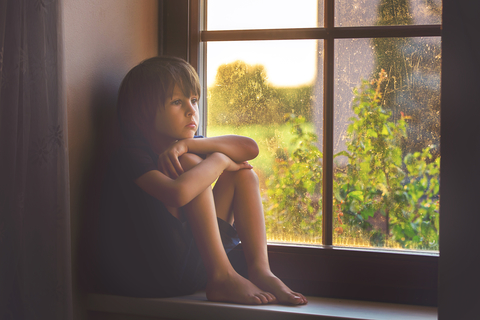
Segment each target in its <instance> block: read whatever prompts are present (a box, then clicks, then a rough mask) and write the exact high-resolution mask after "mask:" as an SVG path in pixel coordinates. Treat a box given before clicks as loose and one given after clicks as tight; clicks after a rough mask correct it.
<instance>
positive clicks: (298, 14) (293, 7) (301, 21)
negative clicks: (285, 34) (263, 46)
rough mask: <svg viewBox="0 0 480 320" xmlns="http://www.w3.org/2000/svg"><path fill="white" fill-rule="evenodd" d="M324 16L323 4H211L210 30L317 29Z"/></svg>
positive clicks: (311, 0)
mask: <svg viewBox="0 0 480 320" xmlns="http://www.w3.org/2000/svg"><path fill="white" fill-rule="evenodd" d="M319 9H320V12H319V11H318V10H319ZM322 12H323V0H302V1H287V0H261V1H258V0H237V1H232V0H230V1H225V0H208V3H207V16H208V19H207V30H235V29H238V30H245V29H282V28H315V27H317V26H319V25H320V26H322V25H323V15H322Z"/></svg>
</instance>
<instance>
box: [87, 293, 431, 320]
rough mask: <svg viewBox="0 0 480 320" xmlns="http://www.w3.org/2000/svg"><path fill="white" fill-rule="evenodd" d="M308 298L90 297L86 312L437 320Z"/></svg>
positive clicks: (394, 308)
mask: <svg viewBox="0 0 480 320" xmlns="http://www.w3.org/2000/svg"><path fill="white" fill-rule="evenodd" d="M308 299H309V303H308V304H307V305H305V306H283V305H264V306H244V305H238V304H231V303H217V302H210V301H207V299H206V297H205V293H204V292H199V293H196V294H194V295H190V296H184V297H176V298H162V299H146V298H131V297H122V296H112V295H105V294H89V295H88V302H87V309H88V311H92V312H97V314H98V313H101V314H116V315H130V316H139V317H153V318H154V319H155V318H159V319H165V318H168V319H229V320H235V319H239V320H243V319H250V320H254V319H279V320H281V319H292V318H293V317H295V319H372V320H377V319H388V320H396V319H419V320H427V319H428V320H430V319H431V320H433V319H437V308H435V307H424V306H412V305H404V304H392V303H380V302H366V301H356V300H344V299H331V298H321V297H308ZM132 319H133V318H132ZM152 320H153V319H152Z"/></svg>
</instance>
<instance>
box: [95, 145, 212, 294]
mask: <svg viewBox="0 0 480 320" xmlns="http://www.w3.org/2000/svg"><path fill="white" fill-rule="evenodd" d="M157 159H158V155H157V154H155V153H154V152H153V151H152V149H151V148H150V147H149V146H147V145H146V144H144V143H142V142H140V141H131V142H129V143H125V144H124V145H123V146H122V147H121V148H120V150H119V151H118V153H116V155H115V156H114V157H113V159H112V161H111V164H110V168H109V170H108V172H107V175H106V177H105V180H104V186H103V194H102V203H101V210H100V213H99V215H100V217H99V247H98V249H99V250H98V252H99V255H98V261H99V271H100V281H101V282H102V283H103V287H104V291H107V292H109V293H113V294H123V295H130V296H152V297H154V296H155V297H164V296H175V295H182V294H188V293H192V292H194V291H195V290H197V289H199V288H200V287H201V286H202V285H203V284H204V283H205V275H204V271H203V266H202V263H201V259H200V255H199V253H198V250H197V249H196V246H195V242H194V241H193V237H192V236H191V233H190V232H189V229H188V225H186V224H185V223H182V222H180V221H179V220H177V219H176V218H175V217H173V216H172V215H171V214H170V213H169V212H168V211H167V209H166V208H165V206H164V205H163V203H162V202H160V201H159V200H157V199H156V198H155V197H152V196H151V195H149V194H148V193H146V192H145V191H144V190H143V189H141V188H140V187H139V186H138V185H137V184H136V183H135V180H136V179H137V178H139V177H140V176H142V175H143V174H145V173H146V172H148V171H151V170H156V169H157Z"/></svg>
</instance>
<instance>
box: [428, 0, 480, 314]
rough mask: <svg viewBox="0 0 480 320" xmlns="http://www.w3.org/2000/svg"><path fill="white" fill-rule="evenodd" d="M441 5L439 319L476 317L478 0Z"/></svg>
mask: <svg viewBox="0 0 480 320" xmlns="http://www.w3.org/2000/svg"><path fill="white" fill-rule="evenodd" d="M443 5H444V7H443V31H442V32H443V39H442V51H443V52H442V129H441V130H442V131H441V134H442V137H441V139H442V140H441V146H442V162H441V190H440V194H441V198H440V208H441V209H440V210H441V214H440V263H439V294H438V296H439V301H438V302H439V303H438V305H439V319H440V320H447V319H455V320H457V319H458V320H460V319H478V318H479V316H478V303H479V302H480V291H479V288H480V273H479V270H480V250H479V247H480V237H479V228H480V206H479V204H478V198H479V194H480V184H479V181H480V131H479V129H478V123H479V119H480V108H479V95H478V89H479V88H480V76H479V75H480V40H479V37H478V32H477V30H478V27H479V20H478V12H479V11H480V3H479V2H478V1H470V0H443Z"/></svg>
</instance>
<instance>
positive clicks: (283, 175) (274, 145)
mask: <svg viewBox="0 0 480 320" xmlns="http://www.w3.org/2000/svg"><path fill="white" fill-rule="evenodd" d="M322 61H323V41H317V40H288V41H239V42H228V41H225V42H209V43H207V61H206V63H207V109H208V114H207V119H208V121H207V133H206V134H207V136H209V137H211V136H217V135H223V134H238V135H244V136H248V137H251V138H253V139H254V140H255V141H256V142H257V143H258V145H259V148H260V154H259V156H258V157H257V158H256V159H254V160H252V161H250V163H251V164H252V165H253V167H254V170H255V171H256V173H257V174H258V176H259V178H260V192H261V196H262V201H263V204H264V210H265V220H266V230H267V237H268V240H269V241H271V242H294V243H314V244H320V243H321V235H322V229H321V228H322V216H321V209H322V198H321V186H322V170H321V156H322V154H321V152H320V151H321V149H320V150H319V149H318V139H317V134H318V128H321V127H322V121H323V120H322V118H321V113H319V110H321V109H322V101H323V98H322V97H323V94H322V90H323V88H322V87H321V86H319V85H320V84H319V83H318V81H317V79H323V69H322ZM319 66H320V67H319Z"/></svg>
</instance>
